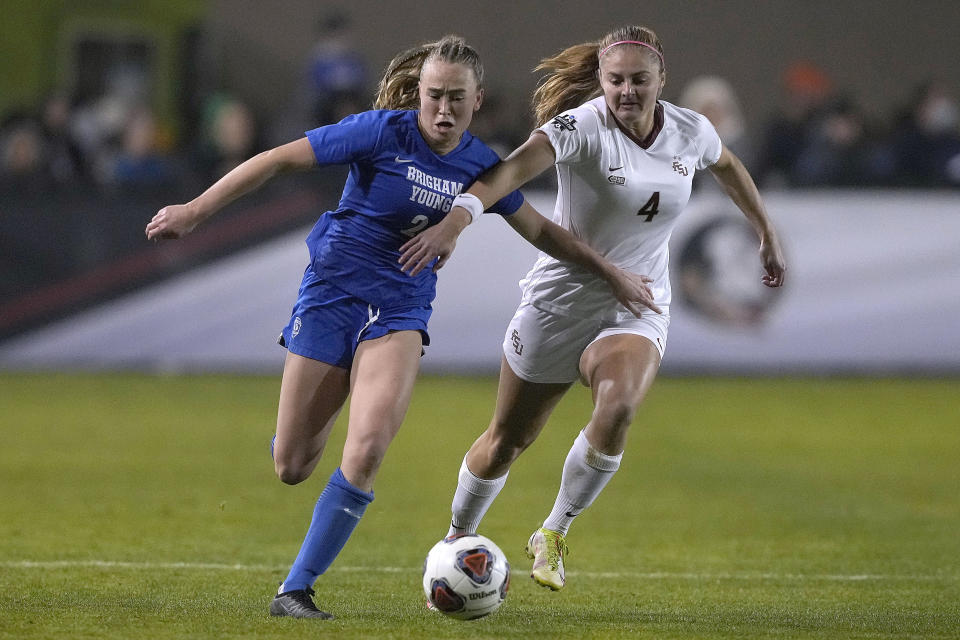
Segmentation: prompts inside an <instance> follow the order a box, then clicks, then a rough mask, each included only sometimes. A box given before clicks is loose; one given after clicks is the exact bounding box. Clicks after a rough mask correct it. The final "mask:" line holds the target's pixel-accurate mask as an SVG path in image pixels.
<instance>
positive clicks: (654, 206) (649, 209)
mask: <svg viewBox="0 0 960 640" xmlns="http://www.w3.org/2000/svg"><path fill="white" fill-rule="evenodd" d="M658 213H660V192H659V191H654V192H653V195H652V196H650V199H649V200H647V204H645V205H643V206H642V207H640V211H637V215H638V216H647V219H646V220H644V222H650V221H652V220H653V216H655V215H657V214H658Z"/></svg>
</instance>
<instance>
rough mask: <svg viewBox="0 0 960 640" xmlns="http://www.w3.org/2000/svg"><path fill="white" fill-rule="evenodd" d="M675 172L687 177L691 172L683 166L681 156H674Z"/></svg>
mask: <svg viewBox="0 0 960 640" xmlns="http://www.w3.org/2000/svg"><path fill="white" fill-rule="evenodd" d="M673 170H674V171H676V172H677V173H679V174H680V175H682V176H686V175H687V174H689V173H690V172H689V171H687V168H686V167H685V166H683V162H681V158H680V156H673Z"/></svg>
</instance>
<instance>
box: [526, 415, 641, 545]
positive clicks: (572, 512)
mask: <svg viewBox="0 0 960 640" xmlns="http://www.w3.org/2000/svg"><path fill="white" fill-rule="evenodd" d="M621 458H623V453H620V454H619V455H616V456H608V455H606V454H605V453H601V452H600V451H598V450H596V449H594V448H593V447H592V446H590V443H589V442H588V441H587V435H586V434H585V433H584V432H583V431H581V432H580V435H578V436H577V439H576V440H574V442H573V446H572V447H570V453H568V454H567V459H566V461H565V462H564V463H563V475H562V476H561V479H560V491H559V493H558V494H557V500H556V502H554V504H553V511H551V512H550V515H549V517H547V519H546V520H545V521H544V523H543V526H544V528H546V529H550V530H551V531H556V532H558V533H560V534H562V535H567V531H569V529H570V524H571V523H572V522H573V519H574V518H576V517H577V516H578V515H580V512H581V511H583V510H584V509H586V508H587V507H589V506H590V505H591V504H593V501H594V500H596V498H597V496H598V495H600V492H601V491H603V488H604V487H605V486H607V483H608V482H610V478H612V477H613V474H614V473H615V472H616V470H617V469H619V468H620V459H621Z"/></svg>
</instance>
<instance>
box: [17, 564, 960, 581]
mask: <svg viewBox="0 0 960 640" xmlns="http://www.w3.org/2000/svg"><path fill="white" fill-rule="evenodd" d="M0 568H8V569H73V568H93V569H133V570H144V571H153V570H176V569H187V570H196V571H286V570H287V569H288V568H289V567H287V566H281V565H266V564H220V563H214V562H121V561H114V560H51V561H36V560H5V561H0ZM330 571H332V572H339V573H356V572H360V571H365V572H369V573H419V571H420V567H349V566H348V567H336V566H335V567H331V568H330ZM567 575H569V576H571V577H576V578H600V579H609V578H632V579H638V580H703V581H711V580H745V581H759V580H764V581H777V580H783V581H811V582H881V581H886V580H893V581H909V582H917V581H947V582H949V581H955V580H960V576H958V575H952V574H876V573H862V574H829V573H826V574H824V573H816V574H814V573H751V572H743V573H727V572H717V573H710V572H702V573H701V572H672V571H654V572H649V573H634V572H631V571H568V572H567Z"/></svg>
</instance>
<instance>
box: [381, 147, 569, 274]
mask: <svg viewBox="0 0 960 640" xmlns="http://www.w3.org/2000/svg"><path fill="white" fill-rule="evenodd" d="M554 158H555V156H554V152H553V147H552V146H551V145H550V142H549V141H548V140H547V136H545V135H544V134H542V133H539V132H536V131H535V132H534V133H533V134H532V135H531V136H530V138H529V139H528V140H527V141H526V142H524V143H523V144H522V145H520V146H519V147H517V148H516V149H515V150H514V151H513V153H511V154H510V155H509V156H507V159H506V160H504V161H502V162H500V163H498V164H496V165H495V166H493V167H491V168H490V169H488V170H487V171H485V172H484V173H483V175H481V176H480V177H479V178H477V180H476V182H474V183H473V184H472V185H470V188H469V189H467V190H466V191H465V192H464V193H465V194H469V195H470V196H473V197H474V198H475V200H474V205H475V207H476V211H474V212H470V211H467V210H466V209H464V208H463V207H461V206H455V207H453V208H452V209H450V213H448V214H447V215H446V216H445V217H444V218H443V220H441V221H440V222H438V223H437V224H435V225H433V226H432V227H429V228H427V229H424V230H423V231H422V232H420V233H419V234H418V235H416V236H414V237H413V238H411V239H410V240H408V241H407V242H405V243H404V244H403V246H401V247H400V260H399V262H400V268H401V269H402V270H403V271H407V272H409V273H410V275H411V276H415V275H417V274H418V273H420V272H421V271H422V270H423V269H424V268H426V266H427V265H428V264H430V263H431V262H432V261H433V259H434V258H438V260H437V263H436V265H434V267H433V270H434V271H437V270H438V269H440V268H441V267H442V266H443V265H444V264H446V262H447V260H448V259H449V258H450V254H452V253H453V249H454V247H455V246H456V244H457V238H458V237H459V236H460V233H461V232H462V231H463V230H464V229H465V228H466V227H467V225H469V224H470V223H471V222H472V221H473V220H474V219H475V218H476V216H478V215H479V214H480V213H481V212H482V211H484V210H485V209H486V208H487V207H489V206H491V205H492V204H493V203H495V202H496V201H497V200H499V199H500V198H503V197H504V196H506V195H507V194H508V193H510V192H511V191H514V190H515V189H519V188H520V187H521V186H523V185H524V184H526V183H527V182H529V181H530V179H532V178H533V177H535V176H538V175H540V174H541V173H543V172H544V171H545V170H546V169H547V167H549V166H551V165H552V164H553V162H554Z"/></svg>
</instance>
